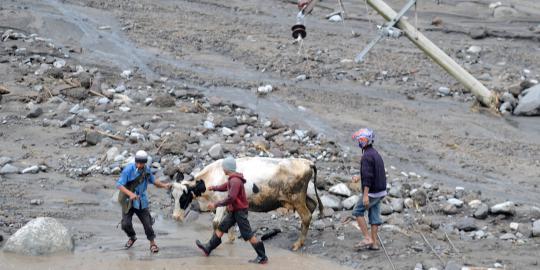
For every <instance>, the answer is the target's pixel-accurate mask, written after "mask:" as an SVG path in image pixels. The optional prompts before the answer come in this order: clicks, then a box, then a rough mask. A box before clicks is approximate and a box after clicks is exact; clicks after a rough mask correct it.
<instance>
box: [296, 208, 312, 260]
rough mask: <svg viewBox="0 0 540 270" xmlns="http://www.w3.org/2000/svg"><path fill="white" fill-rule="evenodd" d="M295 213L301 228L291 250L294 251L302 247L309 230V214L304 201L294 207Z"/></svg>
mask: <svg viewBox="0 0 540 270" xmlns="http://www.w3.org/2000/svg"><path fill="white" fill-rule="evenodd" d="M295 208H296V211H297V212H298V215H300V219H302V226H301V232H300V236H299V237H298V240H296V242H295V243H294V244H293V247H292V250H294V251H296V250H298V249H299V248H300V247H302V246H303V245H304V241H305V240H306V236H307V233H308V229H309V224H310V223H311V212H310V211H309V209H308V207H307V205H306V201H302V202H299V203H298V204H297V205H296V207H295Z"/></svg>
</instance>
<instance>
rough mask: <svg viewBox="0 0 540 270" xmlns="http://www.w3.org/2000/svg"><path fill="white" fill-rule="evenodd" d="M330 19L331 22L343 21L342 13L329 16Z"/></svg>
mask: <svg viewBox="0 0 540 270" xmlns="http://www.w3.org/2000/svg"><path fill="white" fill-rule="evenodd" d="M328 20H329V21H331V22H341V21H342V20H343V19H342V18H341V15H339V14H335V15H332V16H331V17H330V18H328Z"/></svg>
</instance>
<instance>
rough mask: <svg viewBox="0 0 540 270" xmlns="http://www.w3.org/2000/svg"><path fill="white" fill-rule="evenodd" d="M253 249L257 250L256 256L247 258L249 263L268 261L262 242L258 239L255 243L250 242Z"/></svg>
mask: <svg viewBox="0 0 540 270" xmlns="http://www.w3.org/2000/svg"><path fill="white" fill-rule="evenodd" d="M251 246H253V249H255V252H257V258H255V259H253V260H249V262H250V263H256V264H265V263H267V262H268V257H266V251H265V249H264V244H263V242H261V241H259V242H257V243H255V244H252V245H251Z"/></svg>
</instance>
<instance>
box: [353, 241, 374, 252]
mask: <svg viewBox="0 0 540 270" xmlns="http://www.w3.org/2000/svg"><path fill="white" fill-rule="evenodd" d="M371 246H373V242H368V241H366V240H362V241H360V243H358V244H356V245H354V249H355V250H362V249H367V248H369V247H371Z"/></svg>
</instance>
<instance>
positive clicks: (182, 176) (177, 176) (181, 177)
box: [174, 172, 184, 183]
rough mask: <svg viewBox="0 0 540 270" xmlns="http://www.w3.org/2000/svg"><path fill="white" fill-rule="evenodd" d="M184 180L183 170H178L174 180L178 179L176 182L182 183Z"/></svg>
mask: <svg viewBox="0 0 540 270" xmlns="http://www.w3.org/2000/svg"><path fill="white" fill-rule="evenodd" d="M182 180H184V174H183V173H182V172H177V173H176V175H175V176H174V181H176V183H180V182H182Z"/></svg>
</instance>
